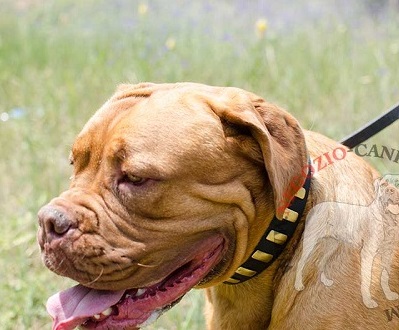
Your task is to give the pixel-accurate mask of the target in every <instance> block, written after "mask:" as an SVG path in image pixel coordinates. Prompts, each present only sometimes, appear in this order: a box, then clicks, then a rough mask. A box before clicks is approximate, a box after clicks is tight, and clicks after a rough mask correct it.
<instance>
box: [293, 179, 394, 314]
mask: <svg viewBox="0 0 399 330" xmlns="http://www.w3.org/2000/svg"><path fill="white" fill-rule="evenodd" d="M374 187H375V192H376V196H375V199H374V200H373V201H372V203H371V204H370V205H366V206H363V205H352V204H344V203H339V202H322V203H320V204H317V205H316V206H314V207H313V208H312V209H311V210H310V212H309V214H308V215H307V218H306V228H305V231H304V235H303V249H302V256H301V258H300V260H299V263H298V267H297V273H296V279H295V288H296V290H298V291H302V290H304V288H305V287H304V285H303V283H302V277H303V274H302V273H303V269H304V266H305V263H306V261H307V259H308V258H309V256H310V254H311V253H312V251H313V250H314V248H315V246H316V245H317V243H318V242H319V241H320V240H321V239H323V238H326V237H331V238H333V239H334V242H333V243H332V244H331V246H330V250H329V251H328V253H326V254H325V255H324V256H323V259H322V265H321V266H320V268H321V269H322V273H321V281H322V283H323V284H324V285H325V286H328V287H329V286H331V285H333V283H334V281H333V280H331V279H329V278H328V277H327V276H326V274H325V268H326V264H325V263H326V262H327V261H328V259H329V257H331V256H332V255H334V253H335V249H336V248H337V247H338V244H337V243H339V242H340V241H342V242H345V243H348V244H353V245H355V246H356V247H358V248H360V249H361V253H360V255H361V261H360V265H361V293H362V299H363V303H364V304H365V305H366V306H367V307H368V308H375V307H377V306H378V303H377V302H376V301H375V300H373V299H372V297H371V294H370V286H371V275H372V267H373V261H374V258H375V257H376V255H377V253H379V252H380V253H381V256H382V260H383V270H382V273H381V286H382V289H383V292H384V294H385V297H386V299H388V300H398V299H399V294H398V293H397V292H393V291H391V289H390V288H389V274H390V262H391V260H390V257H391V256H392V252H393V251H392V248H393V247H394V246H393V244H394V242H395V241H396V238H397V235H396V233H397V232H398V231H399V228H397V223H396V221H395V220H394V219H393V218H395V217H396V216H397V215H398V214H399V191H398V190H397V189H396V187H395V186H392V185H391V184H389V182H387V181H386V180H384V179H382V178H381V179H377V180H375V182H374ZM323 216H324V217H326V218H327V219H328V221H326V222H320V221H319V219H320V217H323ZM348 218H349V219H353V221H350V222H348ZM334 243H335V244H334Z"/></svg>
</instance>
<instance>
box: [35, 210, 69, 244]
mask: <svg viewBox="0 0 399 330" xmlns="http://www.w3.org/2000/svg"><path fill="white" fill-rule="evenodd" d="M38 218H39V226H40V228H41V231H42V236H44V237H43V239H44V240H46V241H48V242H50V241H51V240H53V239H56V238H61V237H62V236H64V235H65V234H66V233H67V232H68V231H69V230H70V229H71V228H72V221H71V219H70V217H69V216H68V214H67V213H66V212H65V211H63V210H62V209H59V208H57V207H54V206H48V205H47V206H44V207H42V208H41V209H40V211H39V213H38Z"/></svg>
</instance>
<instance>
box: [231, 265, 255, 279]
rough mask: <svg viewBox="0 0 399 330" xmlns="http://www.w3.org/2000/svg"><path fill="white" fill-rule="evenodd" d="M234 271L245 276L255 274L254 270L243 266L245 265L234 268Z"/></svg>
mask: <svg viewBox="0 0 399 330" xmlns="http://www.w3.org/2000/svg"><path fill="white" fill-rule="evenodd" d="M236 273H237V274H240V275H244V276H247V277H252V276H254V275H255V274H256V272H255V271H254V270H251V269H248V268H245V267H239V268H238V269H237V270H236Z"/></svg>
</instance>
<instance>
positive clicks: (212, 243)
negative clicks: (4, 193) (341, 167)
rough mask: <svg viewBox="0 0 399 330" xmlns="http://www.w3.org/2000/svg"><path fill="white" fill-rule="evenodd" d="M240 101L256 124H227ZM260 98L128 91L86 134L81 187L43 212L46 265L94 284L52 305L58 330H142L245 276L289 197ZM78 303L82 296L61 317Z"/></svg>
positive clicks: (76, 176)
mask: <svg viewBox="0 0 399 330" xmlns="http://www.w3.org/2000/svg"><path fill="white" fill-rule="evenodd" d="M232 96H234V97H236V98H238V99H237V100H236V101H235V104H238V107H239V110H237V111H238V113H241V112H243V110H242V108H245V107H248V109H251V110H246V111H247V112H250V113H251V115H250V116H248V115H242V116H241V115H240V116H241V117H240V116H238V115H237V116H236V117H234V118H235V119H233V120H232V119H231V118H226V117H227V116H226V115H225V114H224V113H229V114H230V110H226V109H229V106H230V102H231V99H230V98H231V97H232ZM251 98H253V95H252V94H246V93H244V92H238V91H237V90H236V89H232V90H227V91H226V90H225V89H220V88H210V87H205V86H202V85H193V84H187V85H178V86H174V85H172V86H169V85H167V86H163V87H156V86H154V85H140V86H135V87H132V86H123V87H122V88H121V90H120V91H119V92H117V93H116V95H115V96H114V97H113V98H112V99H111V100H110V101H108V102H107V103H106V104H105V105H104V106H103V107H102V108H101V109H100V110H99V111H98V112H97V113H96V114H95V116H94V117H93V118H92V119H91V120H90V121H89V122H88V123H87V124H86V126H85V127H84V129H83V130H82V132H81V133H80V134H79V136H78V137H77V139H76V141H75V143H74V145H73V148H72V153H71V163H72V164H73V167H74V173H73V176H72V178H71V185H70V189H68V190H67V191H65V192H64V193H62V194H61V195H60V196H59V197H57V198H55V199H53V200H52V201H51V202H50V203H49V204H48V205H46V206H44V207H43V208H42V209H41V211H40V212H39V223H40V228H39V233H38V240H39V243H40V246H41V249H42V253H43V259H44V262H45V264H46V265H47V267H49V268H50V269H51V270H53V271H54V272H56V273H58V274H60V275H63V276H68V277H70V278H72V279H74V280H76V281H78V282H79V283H81V284H82V285H83V286H78V287H76V288H75V289H71V290H72V291H71V292H69V293H65V294H64V295H62V294H61V295H58V296H57V297H56V298H53V300H51V301H50V302H49V310H50V313H52V315H53V317H54V318H55V321H56V324H58V325H60V324H64V325H67V326H69V327H70V328H71V329H72V328H73V327H74V326H76V325H79V324H82V323H84V324H85V326H87V327H92V326H94V325H97V326H100V325H101V326H104V327H112V326H115V327H118V326H121V325H123V326H125V327H126V328H127V327H131V328H135V327H137V326H139V325H140V324H142V323H143V322H145V321H146V320H147V319H148V318H152V317H155V316H157V315H159V314H160V313H161V311H162V310H164V309H167V308H169V307H170V306H171V305H172V304H174V303H175V302H176V301H177V300H179V299H180V297H181V296H182V295H183V294H184V293H186V292H187V291H188V290H189V289H190V288H192V287H193V286H196V285H199V286H209V285H214V284H216V283H220V282H221V281H223V280H226V279H227V278H228V277H229V276H230V275H231V274H232V273H233V272H234V270H235V269H236V268H237V267H238V266H239V265H240V263H241V262H242V261H243V260H244V258H245V257H246V254H247V253H248V251H251V248H253V245H254V243H255V244H256V241H255V242H251V237H252V236H254V235H255V236H256V234H255V233H256V232H257V231H258V229H259V228H258V227H259V226H262V225H261V224H256V223H255V220H256V218H257V217H259V216H261V217H263V218H266V219H267V218H270V217H272V216H273V213H274V209H275V205H276V204H277V203H281V201H279V200H277V201H276V199H278V197H279V196H280V195H281V196H283V195H284V196H287V192H286V187H283V186H284V184H283V183H281V182H280V181H281V179H279V180H280V181H278V182H277V179H276V178H275V177H274V176H273V175H271V174H270V173H267V167H272V166H277V163H273V162H276V161H277V162H281V161H282V160H281V159H279V158H278V157H277V158H276V157H274V158H273V160H272V159H271V158H272V157H271V156H270V154H271V151H270V150H269V148H270V143H268V146H265V145H264V144H265V143H264V142H259V140H260V139H262V134H261V133H262V132H261V130H262V129H263V128H259V127H261V126H262V125H263V123H261V121H259V119H258V118H257V117H256V116H258V115H256V112H255V111H254V107H253V105H252V102H253V101H252V100H251ZM279 113H280V112H279ZM283 115H284V116H282V119H281V122H284V123H285V125H286V124H287V121H290V125H291V126H292V128H291V129H292V130H293V131H295V134H297V135H298V136H301V135H300V133H297V132H300V129H299V127H298V125H297V124H296V122H295V121H294V120H293V119H292V117H289V115H288V114H286V113H285V112H284V113H283ZM251 116H252V117H251ZM283 117H284V118H283ZM254 118H255V119H254ZM229 120H230V121H231V120H232V121H233V122H234V123H231V122H230V123H227V121H229ZM258 121H259V122H258ZM279 125H281V124H280V123H278V124H277V125H276V127H278V126H279ZM257 126H259V127H257ZM271 126H273V125H271ZM273 129H274V128H273ZM284 130H287V129H286V128H284ZM255 131H257V133H256V132H255ZM269 131H270V129H269ZM254 132H255V133H254ZM285 134H286V133H285ZM256 135H259V136H260V137H259V136H258V137H254V136H256ZM272 135H275V136H278V135H279V132H277V129H276V132H273V134H272ZM263 138H264V137H263ZM266 138H267V141H268V142H269V137H268V136H266ZM273 139H274V137H273ZM270 142H271V143H274V142H273V141H270ZM278 142H279V144H280V141H278ZM292 148H297V145H296V143H293V146H292ZM298 149H300V148H298ZM265 154H266V155H265ZM267 157H269V158H270V159H269V158H267ZM292 157H293V156H292ZM295 158H296V162H297V164H296V165H295V167H298V168H301V166H303V164H304V163H305V164H306V156H305V151H304V150H299V151H297V155H296V156H295ZM265 159H266V161H265ZM276 159H277V160H276ZM272 164H273V165H272ZM276 171H277V172H278V171H281V169H280V170H279V169H276ZM292 172H293V173H291V169H290V170H289V171H287V173H285V174H286V175H285V177H284V180H289V176H290V175H291V176H292V175H293V174H296V173H297V172H296V171H295V170H292ZM254 178H255V180H254ZM283 193H284V194H283ZM293 193H295V192H293ZM88 288H93V289H98V290H111V291H112V294H111V293H110V294H109V296H107V295H102V296H101V295H100V294H99V292H100V291H96V290H90V289H88ZM84 290H87V291H84ZM126 290H127V291H126ZM85 292H86V293H85ZM87 292H90V293H89V294H88V293H87ZM72 296H74V297H80V298H73V299H75V300H76V302H75V305H74V308H73V310H72V311H68V312H63V313H64V314H65V315H63V316H60V313H59V309H60V308H62V307H63V304H64V303H63V302H62V300H63V299H65V300H68V299H72V298H71V297H72ZM100 296H101V297H102V298H100ZM111 296H112V297H111ZM83 297H86V298H85V299H86V300H90V301H89V302H85V303H81V301H83ZM87 297H90V299H87ZM54 299H55V300H56V301H55V300H54ZM78 300H79V301H78ZM105 300H109V301H107V302H105ZM79 303H80V309H84V311H77V309H78V308H77V306H78V305H79ZM95 305H97V307H95ZM82 306H83V307H82ZM110 306H111V307H110ZM55 310H58V311H55ZM103 310H106V313H105V312H104V313H101V312H103ZM154 313H155V314H154ZM94 315H95V317H94ZM67 329H69V328H67Z"/></svg>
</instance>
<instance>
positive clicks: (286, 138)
mask: <svg viewBox="0 0 399 330" xmlns="http://www.w3.org/2000/svg"><path fill="white" fill-rule="evenodd" d="M208 101H209V102H210V106H211V108H212V109H213V111H214V112H215V113H216V114H217V115H218V116H219V117H220V118H221V120H222V122H224V123H225V125H229V124H230V130H231V129H232V130H233V132H234V131H235V132H236V133H239V132H240V131H241V133H242V132H244V133H245V131H246V132H247V133H249V134H250V135H251V136H252V137H253V138H254V139H255V141H256V142H257V144H258V145H259V147H258V152H257V153H258V154H259V156H261V157H262V158H263V159H262V161H263V163H264V165H265V168H266V171H267V174H268V176H269V180H270V183H271V185H272V188H273V193H274V202H275V209H276V216H277V218H279V219H282V217H283V214H284V210H285V208H286V207H288V206H289V204H290V202H291V200H292V199H293V197H294V195H295V194H296V193H297V191H298V190H299V189H300V188H301V187H302V185H303V183H304V181H305V179H306V176H307V175H308V169H309V167H308V160H307V157H308V156H307V150H306V145H305V138H304V135H303V132H302V129H301V127H300V126H299V123H298V122H297V120H296V119H295V118H294V117H293V116H291V115H290V114H289V113H288V112H286V111H285V110H282V109H280V108H278V107H277V106H275V105H272V104H270V103H267V102H266V101H265V100H264V99H262V98H260V97H258V96H257V95H255V94H252V93H249V92H245V91H243V90H241V89H237V88H226V89H223V92H221V93H220V94H219V95H218V97H216V98H211V100H209V99H208ZM259 150H260V152H259Z"/></svg>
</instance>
